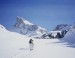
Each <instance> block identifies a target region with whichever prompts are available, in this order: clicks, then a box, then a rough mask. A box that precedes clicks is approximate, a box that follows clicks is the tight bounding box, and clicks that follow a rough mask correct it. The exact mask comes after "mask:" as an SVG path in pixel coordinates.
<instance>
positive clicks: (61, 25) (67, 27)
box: [53, 24, 70, 31]
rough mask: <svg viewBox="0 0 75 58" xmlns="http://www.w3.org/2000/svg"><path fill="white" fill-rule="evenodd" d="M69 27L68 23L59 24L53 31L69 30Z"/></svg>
mask: <svg viewBox="0 0 75 58" xmlns="http://www.w3.org/2000/svg"><path fill="white" fill-rule="evenodd" d="M69 29H70V25H67V24H59V25H57V26H56V27H55V28H54V29H53V31H57V30H69Z"/></svg>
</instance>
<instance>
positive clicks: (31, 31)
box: [14, 17, 46, 35]
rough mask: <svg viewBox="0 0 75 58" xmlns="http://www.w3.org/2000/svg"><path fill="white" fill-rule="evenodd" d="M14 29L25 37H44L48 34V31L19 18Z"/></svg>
mask: <svg viewBox="0 0 75 58" xmlns="http://www.w3.org/2000/svg"><path fill="white" fill-rule="evenodd" d="M14 27H15V29H16V31H17V32H19V33H21V34H25V35H26V34H28V35H42V34H44V33H46V30H45V29H44V28H41V27H39V26H37V25H34V24H32V23H30V22H29V21H27V20H25V19H24V18H22V17H17V21H16V24H15V25H14Z"/></svg>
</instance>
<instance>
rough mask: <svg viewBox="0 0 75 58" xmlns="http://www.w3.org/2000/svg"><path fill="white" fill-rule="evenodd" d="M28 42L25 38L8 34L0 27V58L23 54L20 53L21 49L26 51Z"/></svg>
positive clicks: (15, 34)
mask: <svg viewBox="0 0 75 58" xmlns="http://www.w3.org/2000/svg"><path fill="white" fill-rule="evenodd" d="M28 40H29V38H28V37H27V36H25V35H20V34H18V33H15V32H10V31H8V30H6V29H5V28H4V27H3V26H2V25H0V58H11V57H12V56H13V55H15V54H17V53H20V52H23V51H20V49H21V48H25V49H28V47H27V46H28V45H27V44H28Z"/></svg>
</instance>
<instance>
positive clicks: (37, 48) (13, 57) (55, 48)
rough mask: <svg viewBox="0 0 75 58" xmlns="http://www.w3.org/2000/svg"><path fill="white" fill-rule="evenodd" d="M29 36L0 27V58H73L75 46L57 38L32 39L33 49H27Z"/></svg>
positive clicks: (74, 56)
mask: <svg viewBox="0 0 75 58" xmlns="http://www.w3.org/2000/svg"><path fill="white" fill-rule="evenodd" d="M29 39H30V38H29V37H27V36H25V35H21V34H18V33H16V32H10V31H7V30H6V29H5V28H4V27H2V25H1V27H0V58H75V48H72V47H67V46H66V45H64V44H65V43H60V41H59V40H58V39H33V40H34V50H33V51H30V50H29V44H28V41H29Z"/></svg>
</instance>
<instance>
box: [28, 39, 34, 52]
mask: <svg viewBox="0 0 75 58" xmlns="http://www.w3.org/2000/svg"><path fill="white" fill-rule="evenodd" d="M29 45H30V51H32V50H33V46H34V44H33V40H32V39H30V40H29Z"/></svg>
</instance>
